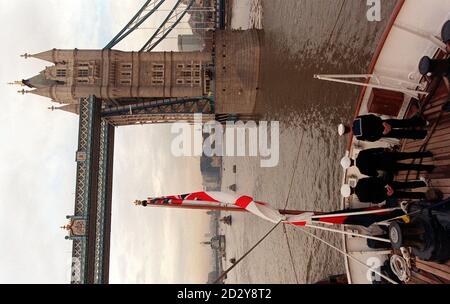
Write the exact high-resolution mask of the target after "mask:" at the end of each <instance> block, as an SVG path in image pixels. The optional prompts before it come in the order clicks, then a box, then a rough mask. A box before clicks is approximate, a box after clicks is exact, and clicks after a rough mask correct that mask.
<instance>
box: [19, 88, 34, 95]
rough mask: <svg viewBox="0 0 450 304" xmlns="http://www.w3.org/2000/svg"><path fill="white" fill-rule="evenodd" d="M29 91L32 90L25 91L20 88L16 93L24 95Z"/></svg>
mask: <svg viewBox="0 0 450 304" xmlns="http://www.w3.org/2000/svg"><path fill="white" fill-rule="evenodd" d="M31 92H32V91H25V89H22V90H20V91H17V93H19V94H22V95H25V94H27V93H31Z"/></svg>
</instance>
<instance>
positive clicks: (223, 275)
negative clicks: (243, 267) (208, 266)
mask: <svg viewBox="0 0 450 304" xmlns="http://www.w3.org/2000/svg"><path fill="white" fill-rule="evenodd" d="M281 222H282V221H281V220H280V221H279V222H278V223H276V225H275V226H273V227H272V229H270V230H269V231H268V232H267V233H266V234H265V235H264V236H263V237H262V238H261V239H260V240H259V241H258V242H256V244H255V245H253V247H252V248H250V250H248V251H247V252H246V253H245V254H244V255H243V256H242V257H240V258H239V259H238V260H237V261H236V263H234V264H233V265H231V267H229V268H228V269H227V270H225V271H224V272H223V273H222V274H221V275H220V276H219V277H218V278H217V279H216V280H215V281H214V282H213V284H217V283H218V282H220V281H221V280H222V279H223V278H224V277H225V276H226V275H227V273H229V272H230V271H231V270H232V269H233V268H234V267H236V265H237V264H239V263H240V262H241V261H242V260H243V259H244V258H245V257H246V256H247V255H249V254H250V252H252V251H253V249H255V248H256V247H257V246H258V245H259V244H261V242H262V241H264V240H265V239H266V238H267V237H268V236H269V234H270V233H271V232H272V231H274V230H275V228H277V227H278V225H280V223H281Z"/></svg>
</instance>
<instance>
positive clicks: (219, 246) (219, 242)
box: [201, 235, 225, 252]
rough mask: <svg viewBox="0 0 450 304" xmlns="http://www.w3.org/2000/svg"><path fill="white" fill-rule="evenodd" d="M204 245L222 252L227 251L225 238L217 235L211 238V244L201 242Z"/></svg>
mask: <svg viewBox="0 0 450 304" xmlns="http://www.w3.org/2000/svg"><path fill="white" fill-rule="evenodd" d="M201 244H204V245H210V246H211V249H213V250H218V251H220V252H224V251H225V236H224V235H216V236H213V237H212V238H211V240H210V241H209V242H201Z"/></svg>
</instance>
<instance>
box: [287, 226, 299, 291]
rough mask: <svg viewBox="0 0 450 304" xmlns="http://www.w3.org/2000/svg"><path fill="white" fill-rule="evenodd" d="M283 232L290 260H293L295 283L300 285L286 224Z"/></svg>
mask: <svg viewBox="0 0 450 304" xmlns="http://www.w3.org/2000/svg"><path fill="white" fill-rule="evenodd" d="M283 232H284V236H285V238H286V243H287V246H288V250H289V256H290V260H291V264H292V270H293V271H294V275H295V281H296V282H297V284H300V281H299V279H298V276H297V269H296V268H295V263H294V255H293V254H292V249H291V244H290V242H289V237H288V234H287V229H286V224H285V223H283Z"/></svg>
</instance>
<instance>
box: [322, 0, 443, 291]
mask: <svg viewBox="0 0 450 304" xmlns="http://www.w3.org/2000/svg"><path fill="white" fill-rule="evenodd" d="M448 20H450V0H428V1H422V0H406V1H405V0H400V1H398V3H397V5H396V7H395V9H394V11H393V13H392V16H391V19H390V21H389V22H388V25H387V28H386V30H385V32H384V34H383V35H382V37H381V41H380V43H379V45H378V47H377V49H376V50H375V52H374V57H373V59H372V62H371V64H370V66H369V71H368V72H367V74H365V75H316V76H315V77H316V78H318V79H322V80H329V81H335V82H340V83H347V84H353V85H360V86H362V91H361V94H360V96H359V99H358V101H357V105H356V115H355V117H356V116H360V115H365V114H376V115H378V116H381V117H383V118H385V119H388V118H396V119H404V118H410V117H413V116H414V115H420V116H421V117H423V118H424V119H425V120H426V121H428V122H429V126H428V127H427V130H428V135H427V137H426V138H425V139H424V140H411V139H406V140H405V139H403V140H396V139H391V138H382V139H381V140H378V141H376V142H368V141H361V140H357V139H356V137H354V136H353V135H350V139H349V144H348V149H347V152H346V154H347V155H348V156H349V157H350V158H352V159H355V158H356V157H357V156H358V154H359V153H360V151H362V150H365V149H369V148H378V147H383V148H389V147H396V148H397V149H399V150H400V151H403V152H416V151H425V150H428V151H431V152H432V153H433V155H434V156H433V158H432V159H431V158H427V159H424V160H420V159H416V160H414V161H415V162H416V163H422V164H433V165H435V166H436V168H435V170H433V171H432V172H431V173H426V172H420V174H419V173H416V171H399V172H398V173H397V174H396V175H395V177H394V180H395V181H402V182H405V181H412V180H418V179H419V178H420V177H421V178H422V179H424V180H426V181H428V186H429V187H431V188H433V189H434V190H435V191H434V194H436V193H437V197H434V198H433V199H432V198H430V196H428V197H427V199H428V201H427V202H426V207H424V205H423V202H422V203H421V204H422V205H419V203H414V201H405V203H410V204H409V205H408V206H409V209H407V210H406V208H407V207H405V206H407V205H403V207H404V209H405V212H406V213H407V214H411V216H408V217H406V218H405V217H404V218H397V219H395V220H393V221H388V222H380V223H379V224H377V225H372V226H370V227H368V228H365V227H362V226H348V225H347V226H345V227H343V228H342V231H347V232H349V231H350V232H353V233H358V234H365V235H371V236H383V237H386V238H388V239H389V240H390V243H382V242H376V241H375V242H374V241H373V240H367V239H365V238H361V237H357V236H351V235H345V234H344V235H343V248H344V251H345V252H346V253H347V255H346V256H345V268H346V272H347V281H348V283H350V284H352V283H353V284H371V283H373V284H376V283H383V282H385V280H384V279H383V278H380V277H377V275H376V274H375V273H374V272H372V271H370V270H369V269H368V268H372V269H377V270H378V271H380V272H382V273H384V274H386V275H387V276H389V277H390V278H392V279H393V280H395V281H396V282H398V283H415V284H438V283H450V259H449V258H450V237H449V236H450V225H449V222H450V212H448V209H450V208H448V206H449V205H450V202H448V198H449V196H450V112H448V109H446V108H445V106H446V105H447V106H448V105H449V103H448V101H449V90H448V84H447V85H446V79H445V76H444V77H442V75H440V74H439V73H434V72H433V68H435V67H433V65H434V64H441V65H444V69H447V70H446V71H450V70H449V69H448V63H449V60H448V58H449V57H450V54H449V53H448V50H447V47H446V44H445V43H444V41H446V40H447V39H449V40H450V22H449V23H446V22H447V21H448ZM424 56H427V57H425V58H424ZM434 59H437V60H439V59H443V61H434ZM419 64H420V68H419ZM446 64H447V66H445V65H446ZM360 79H363V81H359V80H360ZM341 131H342V130H341ZM364 177H365V176H364V175H362V174H361V173H360V172H359V170H358V169H357V168H355V167H350V168H348V169H347V170H346V172H345V174H344V180H343V184H346V185H350V186H355V185H356V183H357V182H358V180H359V179H360V178H364ZM435 196H436V195H435ZM446 200H447V201H446ZM399 202H402V201H399ZM439 202H441V203H439ZM433 205H434V206H435V207H431V206H433ZM367 206H368V204H367V203H361V202H360V201H359V200H358V198H357V197H356V196H355V195H349V196H348V197H346V198H343V199H342V202H341V207H342V209H347V210H351V209H359V208H363V207H367ZM369 206H379V205H377V204H370V205H369ZM445 207H447V209H446V208H445ZM411 208H412V209H411ZM413 210H414V211H413ZM420 210H422V211H420ZM424 210H425V211H424ZM419 215H420V216H419ZM436 225H437V226H439V227H438V228H436V227H437V226H436ZM360 262H363V263H365V264H366V265H363V264H362V263H360Z"/></svg>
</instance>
